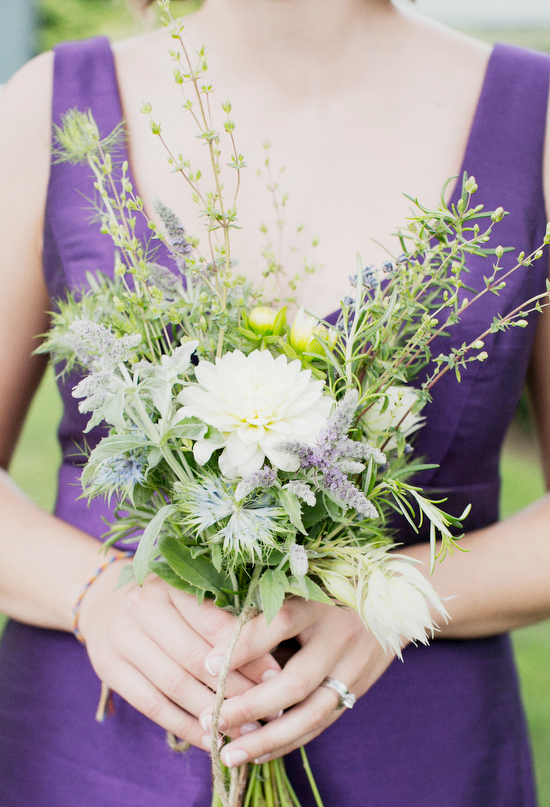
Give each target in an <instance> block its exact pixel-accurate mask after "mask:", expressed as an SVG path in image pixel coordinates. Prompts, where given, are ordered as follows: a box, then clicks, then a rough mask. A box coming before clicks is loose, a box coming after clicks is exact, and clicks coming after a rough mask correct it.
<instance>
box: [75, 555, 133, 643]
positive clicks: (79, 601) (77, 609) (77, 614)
mask: <svg viewBox="0 0 550 807" xmlns="http://www.w3.org/2000/svg"><path fill="white" fill-rule="evenodd" d="M132 555H133V552H119V553H118V554H117V555H111V557H110V558H109V560H107V561H105V563H104V564H102V565H101V566H100V567H99V569H96V571H95V572H94V573H93V575H92V576H91V577H90V579H89V580H88V582H87V583H86V585H85V586H84V588H83V589H82V591H81V592H80V595H79V597H78V599H77V601H76V602H75V605H74V608H73V633H74V635H75V636H76V638H77V639H78V641H79V642H80V644H83V645H85V644H86V642H85V641H84V637H83V636H82V634H81V632H80V629H79V627H78V622H79V619H80V608H81V606H82V600H83V599H84V595H85V594H86V592H87V591H88V589H89V588H90V586H91V585H92V583H94V582H95V581H96V580H97V578H98V577H99V576H100V575H101V574H103V572H104V571H105V569H107V568H108V567H109V566H110V565H111V563H114V562H115V560H122V558H129V557H132Z"/></svg>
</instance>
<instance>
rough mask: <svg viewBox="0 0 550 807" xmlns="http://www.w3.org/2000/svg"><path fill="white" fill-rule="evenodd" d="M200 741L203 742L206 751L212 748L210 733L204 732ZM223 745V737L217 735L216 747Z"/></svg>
mask: <svg viewBox="0 0 550 807" xmlns="http://www.w3.org/2000/svg"><path fill="white" fill-rule="evenodd" d="M201 743H202V744H203V746H204V748H206V750H207V751H211V750H212V735H211V734H204V735H203V736H202V737H201ZM222 745H223V737H218V748H221V747H222Z"/></svg>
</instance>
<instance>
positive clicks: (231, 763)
mask: <svg viewBox="0 0 550 807" xmlns="http://www.w3.org/2000/svg"><path fill="white" fill-rule="evenodd" d="M224 757H225V762H224V765H225V766H226V768H235V767H236V766H237V765H242V764H243V762H246V760H247V759H248V754H247V753H246V751H241V750H239V751H227V752H226V753H225V754H224Z"/></svg>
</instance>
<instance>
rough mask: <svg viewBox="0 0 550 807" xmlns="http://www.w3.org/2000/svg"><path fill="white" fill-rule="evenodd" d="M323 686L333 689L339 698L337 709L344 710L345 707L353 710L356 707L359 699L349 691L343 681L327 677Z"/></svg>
mask: <svg viewBox="0 0 550 807" xmlns="http://www.w3.org/2000/svg"><path fill="white" fill-rule="evenodd" d="M321 686H322V687H328V688H329V689H332V690H333V691H334V692H336V694H337V695H338V696H339V698H340V700H339V701H338V705H337V706H336V708H337V709H343V708H344V706H345V707H346V709H353V707H354V706H355V702H356V700H357V698H356V697H355V695H354V694H353V693H352V692H350V691H349V689H348V688H347V686H346V685H345V684H344V683H343V682H342V681H339V680H338V679H337V678H328V677H327V678H325V680H324V681H323V682H322V684H321Z"/></svg>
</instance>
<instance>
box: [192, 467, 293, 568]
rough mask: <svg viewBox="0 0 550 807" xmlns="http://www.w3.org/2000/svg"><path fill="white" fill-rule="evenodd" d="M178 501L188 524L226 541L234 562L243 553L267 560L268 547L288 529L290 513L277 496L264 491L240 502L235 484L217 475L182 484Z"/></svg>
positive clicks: (213, 538) (217, 540)
mask: <svg viewBox="0 0 550 807" xmlns="http://www.w3.org/2000/svg"><path fill="white" fill-rule="evenodd" d="M177 501H178V505H179V507H180V509H181V511H182V512H183V513H184V524H185V526H186V527H187V528H189V529H191V530H192V531H193V532H196V533H197V534H199V535H202V534H203V533H205V534H206V537H207V540H209V541H210V542H212V543H223V551H224V553H225V554H226V555H231V556H232V560H233V562H235V561H236V560H237V558H238V557H239V556H244V557H245V558H246V559H247V560H255V559H258V560H259V561H260V563H261V562H263V561H264V553H265V552H266V550H269V549H273V548H274V547H275V546H276V543H275V538H276V536H277V535H278V534H280V533H283V532H285V531H286V530H287V529H288V523H287V519H286V515H285V513H284V511H283V510H282V508H281V507H279V506H278V504H277V503H276V500H275V499H274V498H273V496H270V495H269V494H266V493H260V494H259V495H257V496H255V497H254V498H253V499H252V500H247V501H246V502H244V501H241V502H237V501H236V499H235V496H234V495H233V492H232V489H231V486H226V485H224V484H223V482H222V480H221V479H219V478H216V477H211V476H208V477H204V478H203V479H202V480H200V481H197V482H191V483H189V484H187V485H182V486H181V487H180V489H179V490H178V494H177Z"/></svg>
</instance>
